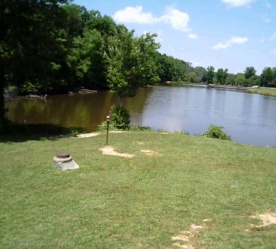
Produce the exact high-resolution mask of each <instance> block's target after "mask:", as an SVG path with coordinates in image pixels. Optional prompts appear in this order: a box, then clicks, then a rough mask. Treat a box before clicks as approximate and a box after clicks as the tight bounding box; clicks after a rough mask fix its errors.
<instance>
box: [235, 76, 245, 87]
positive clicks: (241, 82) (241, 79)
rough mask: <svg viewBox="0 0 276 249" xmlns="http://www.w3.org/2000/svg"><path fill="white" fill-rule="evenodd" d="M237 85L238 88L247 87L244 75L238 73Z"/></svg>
mask: <svg viewBox="0 0 276 249" xmlns="http://www.w3.org/2000/svg"><path fill="white" fill-rule="evenodd" d="M235 81H236V85H237V86H245V85H246V79H245V77H244V74H242V73H238V74H237V76H236V80H235Z"/></svg>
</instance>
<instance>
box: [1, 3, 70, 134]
mask: <svg viewBox="0 0 276 249" xmlns="http://www.w3.org/2000/svg"><path fill="white" fill-rule="evenodd" d="M66 2H67V0H39V1H38V0H36V1H34V0H32V1H31V0H28V1H27V0H26V1H21V0H13V1H11V0H2V1H0V23H1V30H0V68H1V69H0V129H1V128H3V127H4V126H5V124H6V122H5V121H6V120H5V107H4V97H3V96H4V87H5V86H7V84H12V85H22V84H24V83H29V82H33V83H35V82H39V83H40V84H39V85H40V86H41V87H43V88H44V89H47V87H48V84H49V82H50V81H51V80H52V79H55V76H56V75H57V74H58V72H59V70H60V69H61V65H60V63H61V62H62V61H65V60H64V59H62V58H61V57H62V55H63V53H62V52H60V51H63V42H64V39H62V38H63V35H62V28H63V26H62V25H63V22H62V20H63V19H64V17H65V13H64V11H63V10H62V9H61V7H60V6H61V4H63V3H66ZM42 83H43V84H42Z"/></svg>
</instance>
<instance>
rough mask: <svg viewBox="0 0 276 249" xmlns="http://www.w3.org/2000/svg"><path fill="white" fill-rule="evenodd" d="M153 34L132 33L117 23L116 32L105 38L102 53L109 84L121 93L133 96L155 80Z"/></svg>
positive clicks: (121, 94) (154, 43)
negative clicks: (105, 46)
mask: <svg viewBox="0 0 276 249" xmlns="http://www.w3.org/2000/svg"><path fill="white" fill-rule="evenodd" d="M155 37H156V35H150V34H146V35H142V36H140V37H138V38H136V37H134V31H130V32H129V31H128V30H127V29H126V28H125V27H123V26H122V27H119V29H118V32H117V34H116V35H115V36H111V37H110V38H109V40H108V44H109V46H108V51H107V53H105V55H106V60H107V63H108V66H107V74H106V76H107V80H108V82H109V87H110V88H111V89H112V90H113V91H114V92H115V93H116V94H117V95H118V96H119V97H120V98H125V97H133V96H135V95H136V93H137V90H138V89H139V87H142V86H145V85H147V84H150V83H154V82H155V81H156V80H157V77H156V75H155V71H156V70H155V63H154V60H153V55H154V53H155V52H156V50H157V49H158V48H159V44H157V43H156V42H155V40H154V38H155Z"/></svg>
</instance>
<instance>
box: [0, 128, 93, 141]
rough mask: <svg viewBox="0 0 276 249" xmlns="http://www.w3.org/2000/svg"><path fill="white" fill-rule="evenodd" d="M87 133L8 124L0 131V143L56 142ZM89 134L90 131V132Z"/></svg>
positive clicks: (83, 130)
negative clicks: (63, 138)
mask: <svg viewBox="0 0 276 249" xmlns="http://www.w3.org/2000/svg"><path fill="white" fill-rule="evenodd" d="M84 132H89V131H87V130H85V129H82V128H75V127H72V128H65V127H61V126H55V125H51V124H23V125H21V124H9V126H8V127H7V128H6V129H5V130H1V131H0V142H15V143H18V142H25V141H28V140H45V139H47V140H56V139H59V138H61V137H68V136H74V135H77V134H79V133H84ZM90 132H91V131H90Z"/></svg>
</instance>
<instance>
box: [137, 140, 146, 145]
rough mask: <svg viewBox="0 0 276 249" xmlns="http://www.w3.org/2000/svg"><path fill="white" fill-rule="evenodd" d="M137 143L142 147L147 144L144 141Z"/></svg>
mask: <svg viewBox="0 0 276 249" xmlns="http://www.w3.org/2000/svg"><path fill="white" fill-rule="evenodd" d="M137 143H138V144H140V145H144V144H146V142H144V141H140V142H137Z"/></svg>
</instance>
